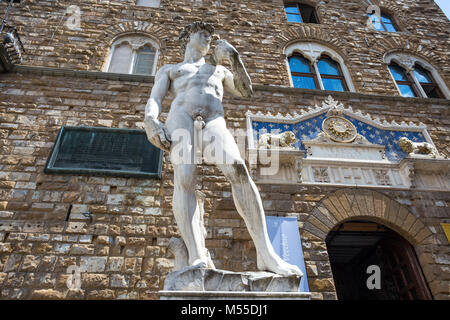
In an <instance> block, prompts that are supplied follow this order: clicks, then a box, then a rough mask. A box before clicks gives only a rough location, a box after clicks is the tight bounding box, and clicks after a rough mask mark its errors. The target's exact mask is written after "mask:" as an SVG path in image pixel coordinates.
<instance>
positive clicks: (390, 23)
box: [369, 12, 398, 32]
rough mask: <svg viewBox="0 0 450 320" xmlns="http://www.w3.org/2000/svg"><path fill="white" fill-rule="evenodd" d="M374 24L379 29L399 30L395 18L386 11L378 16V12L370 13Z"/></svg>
mask: <svg viewBox="0 0 450 320" xmlns="http://www.w3.org/2000/svg"><path fill="white" fill-rule="evenodd" d="M369 17H370V20H371V21H372V25H373V27H374V28H375V30H377V31H387V32H397V31H398V28H397V26H396V25H395V23H394V20H392V18H391V17H390V16H388V15H387V14H385V13H381V14H380V16H378V15H377V14H376V13H374V12H373V13H369Z"/></svg>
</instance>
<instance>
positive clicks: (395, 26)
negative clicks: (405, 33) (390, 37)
mask: <svg viewBox="0 0 450 320" xmlns="http://www.w3.org/2000/svg"><path fill="white" fill-rule="evenodd" d="M374 14H375V12H373V13H372V14H368V16H369V18H370V19H371V20H370V22H371V23H372V26H373V29H374V30H375V31H380V32H390V33H394V32H400V29H399V27H398V24H397V22H396V21H395V19H393V18H392V15H390V14H387V13H386V12H381V13H380V24H381V26H382V27H383V30H377V29H375V26H374V24H373V21H372V16H373V15H374ZM383 16H384V17H386V18H388V19H389V20H390V21H391V25H392V26H393V27H394V29H395V31H389V30H388V29H387V27H386V25H385V24H384V21H383Z"/></svg>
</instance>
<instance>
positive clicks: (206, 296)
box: [159, 290, 311, 300]
mask: <svg viewBox="0 0 450 320" xmlns="http://www.w3.org/2000/svg"><path fill="white" fill-rule="evenodd" d="M159 298H160V299H161V300H311V293H309V292H257V291H246V292H237V291H204V292H201V291H167V290H162V291H159Z"/></svg>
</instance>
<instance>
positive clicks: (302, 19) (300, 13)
mask: <svg viewBox="0 0 450 320" xmlns="http://www.w3.org/2000/svg"><path fill="white" fill-rule="evenodd" d="M294 6H295V7H296V8H297V10H298V12H299V15H300V19H301V21H302V22H293V21H288V22H289V23H311V24H320V20H319V16H318V14H317V10H316V8H315V7H314V6H311V5H309V4H305V3H300V2H286V3H284V14H285V16H286V19H287V12H286V7H294ZM301 6H305V7H310V8H311V9H312V13H313V15H314V19H315V20H316V22H305V19H304V17H303V14H302V10H301Z"/></svg>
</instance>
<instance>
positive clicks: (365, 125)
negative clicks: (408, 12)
mask: <svg viewBox="0 0 450 320" xmlns="http://www.w3.org/2000/svg"><path fill="white" fill-rule="evenodd" d="M247 126H248V133H249V155H250V156H249V160H251V161H249V162H250V167H251V169H252V170H251V172H252V175H253V177H254V178H255V180H256V181H257V182H258V183H284V184H286V183H287V184H289V183H290V184H295V183H300V182H301V183H303V184H317V185H323V184H326V185H342V186H363V187H376V188H398V189H409V188H424V189H439V188H442V187H446V185H447V184H446V181H445V178H446V175H447V173H448V168H447V167H446V166H447V164H446V163H447V162H448V160H446V159H444V158H443V157H442V156H440V155H439V154H438V152H437V150H436V148H435V146H434V144H433V141H432V140H431V138H430V136H429V134H428V132H427V130H426V126H425V125H423V124H422V123H420V124H419V125H416V124H413V123H409V124H406V123H405V122H402V123H401V124H398V123H396V122H390V123H388V122H386V121H383V122H381V121H380V120H379V119H373V118H372V117H371V116H370V115H368V114H367V115H363V114H362V113H361V112H360V111H353V109H352V108H345V107H344V106H343V104H342V103H339V102H338V101H336V100H334V99H333V98H332V97H331V96H329V97H328V98H327V99H326V100H325V101H324V102H323V103H322V107H318V106H316V107H314V108H309V109H308V111H303V112H302V113H301V114H297V113H294V115H289V114H287V115H281V114H277V115H273V114H270V113H267V114H265V115H264V114H262V113H260V112H259V113H256V114H253V113H251V112H247ZM292 134H294V135H295V138H296V140H297V141H296V142H295V143H294V141H295V139H294V137H292ZM269 137H275V138H277V139H278V140H277V141H278V143H277V144H276V145H275V146H274V145H269V144H268V143H267V142H269V140H268V138H269ZM287 137H289V142H291V143H293V144H291V146H290V148H286V147H285V148H280V141H281V140H285V139H286V138H287ZM256 141H258V143H256ZM263 142H266V143H265V144H264V143H263ZM259 148H263V149H266V150H265V152H266V154H267V155H266V157H262V158H263V159H265V160H262V159H259V160H256V158H257V156H256V155H257V154H258V152H260V151H261V149H259ZM258 150H259V151H258ZM269 154H270V156H269ZM415 159H417V160H421V161H422V162H423V161H425V162H426V161H427V160H432V159H435V160H436V161H438V162H437V163H440V164H439V165H435V166H438V167H439V168H440V170H437V171H436V170H428V171H424V170H423V169H418V168H417V163H419V162H417V161H415ZM422 162H420V163H422ZM425 167H426V166H425ZM274 168H276V170H275V169H274ZM442 168H444V170H442ZM445 168H446V169H445ZM269 169H270V170H269ZM277 170H278V171H277ZM274 172H276V173H274Z"/></svg>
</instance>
